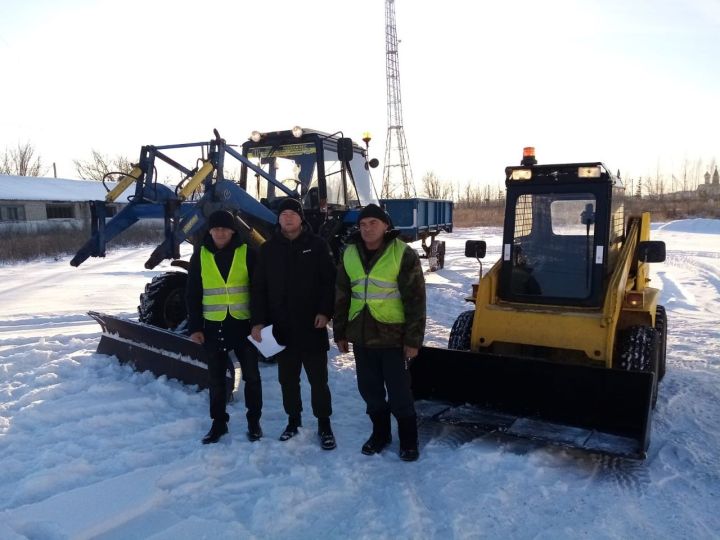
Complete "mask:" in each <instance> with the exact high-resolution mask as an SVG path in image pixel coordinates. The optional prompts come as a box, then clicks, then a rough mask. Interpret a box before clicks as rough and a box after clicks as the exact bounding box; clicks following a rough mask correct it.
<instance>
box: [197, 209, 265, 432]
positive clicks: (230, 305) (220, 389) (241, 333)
mask: <svg viewBox="0 0 720 540" xmlns="http://www.w3.org/2000/svg"><path fill="white" fill-rule="evenodd" d="M208 227H209V230H208V234H207V235H206V237H205V239H204V241H203V244H202V245H201V246H200V247H199V248H198V249H196V250H195V252H194V253H193V255H192V257H191V259H190V269H189V270H188V283H187V298H186V300H187V308H188V330H189V332H190V339H192V340H193V341H195V342H197V343H200V344H202V345H203V346H204V347H205V350H206V352H207V357H208V376H209V390H210V418H212V427H211V428H210V431H208V433H207V435H205V437H204V438H203V439H202V442H203V444H208V443H215V442H217V441H218V440H219V439H220V437H222V436H223V435H224V434H225V433H227V432H228V427H227V424H228V421H229V420H230V416H229V415H228V414H227V411H226V410H225V404H226V403H227V399H228V396H227V389H226V383H225V371H226V369H234V368H233V367H232V363H231V362H230V361H229V355H228V353H229V351H234V352H235V355H236V356H237V359H238V361H239V362H240V368H241V370H242V378H243V381H244V382H245V407H246V408H247V422H248V431H247V437H248V439H249V440H250V441H257V440H258V439H260V438H261V437H262V429H261V428H260V414H261V410H262V385H261V381H260V370H259V368H258V358H257V352H256V350H255V348H254V347H253V346H252V345H251V344H250V342H249V341H248V339H247V336H248V335H249V334H250V276H251V275H252V272H253V270H254V266H255V265H254V261H255V255H254V252H253V251H252V250H251V249H249V247H248V245H247V244H245V243H243V242H242V240H241V239H240V238H239V237H238V234H237V229H236V226H235V218H234V216H233V215H232V214H231V213H230V212H228V211H227V210H218V211H216V212H213V213H212V214H211V215H210V217H209V219H208Z"/></svg>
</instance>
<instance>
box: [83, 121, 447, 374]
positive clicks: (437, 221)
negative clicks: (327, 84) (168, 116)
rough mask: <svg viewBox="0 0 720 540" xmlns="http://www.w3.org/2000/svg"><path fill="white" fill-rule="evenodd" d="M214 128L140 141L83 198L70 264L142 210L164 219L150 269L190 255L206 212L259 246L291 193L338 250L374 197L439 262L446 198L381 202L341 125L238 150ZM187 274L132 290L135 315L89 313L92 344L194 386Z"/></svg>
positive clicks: (273, 136)
mask: <svg viewBox="0 0 720 540" xmlns="http://www.w3.org/2000/svg"><path fill="white" fill-rule="evenodd" d="M214 135H215V137H214V138H213V139H212V140H210V141H205V142H199V143H187V144H175V145H166V146H143V147H142V150H141V153H140V159H139V162H138V163H137V164H136V165H134V166H133V169H132V171H130V172H129V173H127V174H123V175H121V177H120V178H119V180H118V182H117V184H116V185H115V186H114V187H113V188H112V189H108V194H107V196H106V199H105V200H104V201H91V203H90V204H91V220H92V222H91V226H92V236H91V238H90V239H89V240H88V241H87V242H86V243H85V244H84V245H83V246H82V247H81V248H80V249H79V250H78V252H77V254H76V255H75V257H74V258H73V259H72V261H71V264H72V265H73V266H78V265H80V264H81V263H82V262H83V261H85V260H86V259H87V258H88V257H103V256H105V248H106V244H107V242H109V241H111V240H112V239H113V238H114V237H116V236H117V235H118V234H120V233H121V232H123V231H124V230H126V229H127V228H128V227H130V226H131V225H133V224H134V223H136V222H137V221H139V220H141V219H144V218H156V219H158V218H159V219H162V220H163V221H164V240H163V241H162V242H161V243H160V245H158V246H157V247H156V248H155V249H154V250H153V252H152V253H151V254H150V256H149V257H148V259H147V261H146V262H145V267H146V268H148V269H152V268H155V267H156V266H157V265H158V264H159V263H160V262H161V261H163V260H166V259H171V260H172V261H173V262H172V263H171V264H172V265H173V266H176V267H178V269H179V270H181V269H187V264H188V263H187V262H186V261H182V260H180V244H182V242H185V241H188V242H190V243H192V244H196V243H197V242H199V241H201V239H202V238H203V236H204V234H205V232H206V230H207V218H208V217H209V215H210V214H212V213H213V212H214V211H216V210H219V209H227V210H230V211H232V212H233V214H234V215H235V216H236V219H237V222H238V226H239V227H238V228H239V229H240V231H241V234H244V235H245V236H246V239H247V241H248V243H249V244H250V245H259V244H260V243H262V242H263V241H264V239H265V238H267V237H269V235H270V234H271V232H272V229H273V228H274V227H275V224H276V223H277V215H276V213H275V211H276V209H277V207H278V206H279V204H280V203H281V202H282V200H283V199H284V198H287V197H292V198H296V199H298V200H300V201H301V202H302V205H303V208H304V213H305V217H306V221H307V222H308V223H309V224H310V226H311V227H312V228H313V230H314V231H315V232H316V233H318V234H320V235H321V236H322V237H324V238H325V239H326V240H327V242H328V243H329V245H330V246H331V248H332V250H333V252H334V253H335V255H336V257H339V256H340V253H341V251H342V248H343V245H344V244H345V241H346V240H347V238H348V236H349V235H350V234H352V233H353V232H354V228H355V223H356V221H357V215H358V213H359V211H360V210H361V209H362V207H364V206H365V205H367V204H370V203H375V204H383V205H384V206H385V207H386V209H388V211H389V213H390V216H391V218H392V219H393V221H394V222H395V225H396V227H397V228H399V229H400V230H401V231H402V238H404V239H405V240H406V241H408V242H413V241H416V240H422V246H423V250H424V252H425V256H427V257H428V258H429V259H430V267H431V269H437V268H441V267H442V263H443V260H442V259H443V254H444V245H443V243H442V242H438V241H436V240H435V237H436V235H437V234H439V233H440V232H442V231H446V232H450V231H452V209H453V208H452V202H450V201H434V200H428V199H394V200H383V201H380V200H379V199H378V197H377V194H376V191H375V188H374V186H373V183H372V179H371V176H370V169H371V168H374V167H376V166H377V165H378V162H377V160H376V159H368V155H367V146H366V148H363V147H361V146H359V145H357V144H354V143H353V141H352V140H351V139H350V138H346V137H344V136H343V135H342V133H341V132H337V133H333V134H328V133H324V132H320V131H315V130H310V129H303V128H300V127H295V128H293V129H292V130H284V131H275V132H267V133H260V132H257V131H256V132H253V133H252V135H251V137H250V138H249V139H248V141H246V142H245V143H243V144H242V146H241V148H239V149H238V147H236V146H233V145H230V144H228V143H226V142H225V140H224V139H222V138H221V137H220V135H219V133H218V132H217V130H216V131H215V133H214ZM366 144H367V141H366ZM198 153H199V154H200V157H198ZM179 155H182V156H184V162H187V158H188V156H189V157H190V158H191V159H192V160H193V161H192V163H193V165H192V166H186V165H183V163H182V162H181V160H180V158H179V157H178V156H179ZM158 160H159V161H160V162H162V163H163V164H165V165H169V166H170V167H171V168H172V169H174V170H176V171H178V172H179V173H180V175H181V177H182V180H181V181H180V182H179V183H178V184H177V186H175V187H174V188H171V187H169V186H167V185H165V184H163V183H160V182H158V178H157V172H156V165H157V164H158ZM238 163H239V166H240V168H239V171H238V170H237V165H238ZM226 171H230V172H229V173H228V174H226ZM231 177H232V178H231ZM133 185H134V194H132V195H131V196H130V197H128V203H127V204H126V205H125V206H124V208H122V210H120V211H119V212H118V213H117V214H116V215H113V216H110V215H109V214H110V208H111V207H112V206H111V205H112V203H115V202H116V201H117V200H118V198H119V197H120V196H121V195H122V193H123V192H124V191H126V190H128V189H129V188H130V187H131V186H133ZM108 218H110V219H108ZM428 242H429V243H428ZM186 280H187V274H186V273H185V272H183V271H172V272H165V273H162V274H159V275H157V276H155V277H154V278H153V280H152V282H151V283H149V284H148V285H146V287H145V292H144V293H142V294H141V295H140V305H139V307H138V315H139V317H138V322H135V321H129V320H125V319H120V318H117V317H114V316H111V315H107V314H102V313H97V312H91V314H90V315H91V316H92V317H93V318H95V319H96V320H97V321H98V323H100V325H101V326H102V328H103V337H102V339H101V342H100V346H99V347H98V352H102V353H107V354H114V355H116V356H117V357H118V358H119V359H120V360H121V361H123V362H131V363H133V364H134V365H135V367H136V368H138V369H140V370H145V369H149V370H151V371H153V372H154V373H156V374H158V375H160V374H165V375H168V376H169V377H174V378H178V379H180V380H183V381H185V382H188V383H192V384H199V385H200V386H201V387H202V386H203V385H204V383H205V379H206V376H205V375H204V363H203V362H204V356H203V351H202V349H201V347H199V346H195V344H193V343H192V342H191V341H190V340H188V339H187V338H186V337H185V336H184V335H183V333H182V331H183V322H184V320H185V318H186V308H185V285H186ZM188 358H189V359H190V360H192V362H190V364H189V365H184V363H187V362H184V360H183V359H188Z"/></svg>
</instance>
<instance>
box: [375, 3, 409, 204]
mask: <svg viewBox="0 0 720 540" xmlns="http://www.w3.org/2000/svg"><path fill="white" fill-rule="evenodd" d="M385 75H386V77H387V140H386V141H385V161H384V163H383V184H382V193H381V194H380V196H381V197H382V198H391V197H393V195H394V192H395V190H396V189H397V188H399V187H401V186H402V195H403V197H405V198H409V197H415V182H414V181H413V175H412V169H411V168H410V156H409V154H408V149H407V143H406V142H405V131H404V130H403V119H402V101H401V98H400V63H399V61H398V39H397V30H396V28H395V0H385Z"/></svg>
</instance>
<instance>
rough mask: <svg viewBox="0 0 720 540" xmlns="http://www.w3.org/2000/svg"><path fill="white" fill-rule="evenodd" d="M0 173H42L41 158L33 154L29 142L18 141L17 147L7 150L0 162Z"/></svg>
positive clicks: (18, 174) (15, 174) (30, 174)
mask: <svg viewBox="0 0 720 540" xmlns="http://www.w3.org/2000/svg"><path fill="white" fill-rule="evenodd" d="M0 173H2V174H11V175H14V176H40V175H41V174H42V173H43V168H42V160H41V159H40V156H36V155H35V147H34V146H33V145H32V143H30V142H26V143H24V144H21V143H18V145H17V148H14V149H11V150H7V149H5V154H4V155H3V157H2V161H1V162H0Z"/></svg>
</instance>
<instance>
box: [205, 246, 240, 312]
mask: <svg viewBox="0 0 720 540" xmlns="http://www.w3.org/2000/svg"><path fill="white" fill-rule="evenodd" d="M200 269H201V274H202V285H203V299H202V303H203V317H205V318H206V319H207V320H208V321H217V322H219V321H224V320H225V317H227V314H228V312H230V315H232V317H233V318H235V319H249V318H250V288H249V285H250V277H249V276H248V271H247V245H246V244H243V245H242V246H240V247H239V248H236V249H235V254H234V255H233V260H232V264H231V265H230V272H229V273H228V279H227V282H225V280H224V279H223V277H222V274H220V270H219V269H218V267H217V263H216V262H215V256H214V255H213V253H212V252H211V251H210V250H209V249H207V248H206V247H205V246H203V247H202V248H200Z"/></svg>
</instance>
